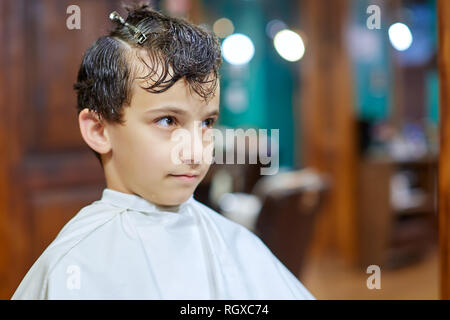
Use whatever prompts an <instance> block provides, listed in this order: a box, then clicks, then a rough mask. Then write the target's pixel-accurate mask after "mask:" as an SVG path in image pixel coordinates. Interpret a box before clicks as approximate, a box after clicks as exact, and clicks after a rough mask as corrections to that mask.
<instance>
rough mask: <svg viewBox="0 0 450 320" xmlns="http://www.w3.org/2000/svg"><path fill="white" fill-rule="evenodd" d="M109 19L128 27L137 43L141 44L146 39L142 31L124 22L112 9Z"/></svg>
mask: <svg viewBox="0 0 450 320" xmlns="http://www.w3.org/2000/svg"><path fill="white" fill-rule="evenodd" d="M109 19H111V20H112V21H119V22H120V23H121V24H123V25H124V26H126V27H128V28H129V29H130V30H131V33H132V34H133V38H134V39H136V41H137V43H139V44H143V43H144V42H145V40H147V37H146V36H145V34H144V33H143V32H141V30H139V29H138V28H136V27H135V26H133V25H132V24H129V23H128V22H126V21H125V20H124V19H123V18H122V17H121V16H120V15H119V14H118V13H117V12H116V11H113V12H111V13H110V14H109Z"/></svg>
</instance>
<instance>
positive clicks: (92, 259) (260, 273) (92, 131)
mask: <svg viewBox="0 0 450 320" xmlns="http://www.w3.org/2000/svg"><path fill="white" fill-rule="evenodd" d="M110 18H111V19H112V20H113V21H114V22H115V24H116V26H115V29H114V30H113V31H112V32H111V33H110V34H109V35H108V36H105V37H101V38H99V39H98V40H97V41H96V42H95V43H94V44H93V45H92V46H91V47H90V48H89V49H88V50H87V52H86V53H85V56H84V58H83V61H82V64H81V67H80V70H79V74H78V79H77V83H76V84H75V89H76V90H77V93H78V113H79V125H80V130H81V134H82V136H83V139H84V140H85V141H86V143H87V144H88V145H89V147H90V148H91V149H92V150H93V151H94V152H95V154H96V156H97V157H98V158H99V160H100V162H101V165H102V167H103V169H104V172H105V178H106V184H107V187H106V188H105V189H104V190H103V193H102V197H101V199H100V200H98V201H95V202H93V203H91V204H90V205H88V206H86V207H84V208H82V209H81V210H80V211H79V212H78V213H77V214H76V215H75V216H74V218H72V219H71V220H70V221H69V222H68V223H67V224H66V225H65V226H64V228H63V229H62V230H61V232H60V233H59V234H58V236H57V237H56V239H55V240H54V241H53V242H52V243H51V244H50V246H49V247H48V248H47V249H46V250H45V251H44V253H43V254H42V255H41V257H40V258H39V259H38V260H37V261H36V262H35V264H34V265H33V266H32V268H31V269H30V271H29V272H28V273H27V275H26V276H25V278H24V280H23V281H22V283H21V284H20V286H19V287H18V289H17V291H16V292H15V294H14V295H13V299H314V297H313V296H312V295H311V294H310V293H309V292H308V291H307V290H306V289H305V288H304V287H303V285H302V284H301V283H300V282H299V281H298V280H297V279H296V278H295V277H294V276H293V275H292V274H291V273H290V272H289V271H288V270H287V269H286V267H285V266H283V265H282V264H281V262H280V261H279V260H278V259H277V258H276V257H275V256H274V255H273V254H272V253H271V252H270V250H269V249H268V248H267V247H266V246H265V245H264V243H263V242H262V241H261V240H260V239H259V238H258V237H256V236H255V235H254V234H253V233H251V232H250V231H249V230H247V229H246V228H244V227H242V226H240V225H238V224H236V223H234V222H232V221H230V220H228V219H226V218H225V217H223V216H221V215H220V214H218V213H217V212H215V211H213V210H211V209H210V208H208V207H206V206H204V205H202V204H201V203H199V202H197V201H196V200H195V199H194V198H193V196H192V194H193V192H194V190H195V188H196V187H197V185H198V184H199V183H200V181H201V180H202V179H203V177H204V176H205V174H206V172H207V170H208V168H209V164H208V162H207V161H203V159H204V157H203V156H202V155H203V153H205V152H206V153H208V152H207V151H205V150H206V147H205V145H206V142H205V141H203V140H202V138H201V137H204V136H205V133H207V132H208V130H210V128H211V127H212V125H213V124H214V122H215V121H216V119H217V117H218V114H219V96H220V86H219V81H218V80H219V75H218V71H219V67H220V65H221V61H222V60H221V53H220V45H219V43H218V41H217V39H216V38H215V37H214V35H212V34H211V33H209V32H207V31H206V30H203V29H201V28H200V27H197V26H194V25H192V24H190V23H188V22H186V21H185V20H182V19H175V18H170V17H167V16H164V15H162V14H161V13H158V12H156V11H153V10H152V9H150V8H149V7H148V6H146V5H140V6H137V7H135V8H129V9H128V17H127V19H126V20H124V19H122V18H121V17H120V16H119V15H118V14H117V13H115V12H114V13H113V14H112V15H111V17H110ZM178 129H183V130H185V132H188V133H189V134H190V135H191V136H193V137H195V138H194V140H195V141H193V142H192V143H190V144H186V145H184V147H183V148H182V150H180V151H179V152H175V153H174V152H173V151H174V150H175V147H176V146H177V144H178V145H179V142H176V141H174V139H173V134H174V132H175V131H176V130H178ZM210 153H211V154H209V156H212V152H210ZM174 154H175V156H176V157H175V158H177V159H174ZM198 159H200V160H201V161H199V160H198Z"/></svg>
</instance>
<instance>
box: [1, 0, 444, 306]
mask: <svg viewBox="0 0 450 320" xmlns="http://www.w3.org/2000/svg"><path fill="white" fill-rule="evenodd" d="M122 3H123V1H119V0H117V1H116V0H100V1H87V0H77V1H72V0H70V1H69V0H63V1H60V0H49V1H44V0H33V1H25V0H19V1H12V0H11V1H9V0H7V1H2V2H1V3H0V37H1V38H0V39H1V41H0V43H3V44H6V43H7V44H8V45H4V46H2V48H0V53H1V55H0V65H1V69H2V73H1V74H0V84H2V85H1V86H0V109H1V113H2V115H3V117H2V119H0V148H1V154H2V157H0V158H1V159H0V167H1V170H0V175H1V177H2V179H0V299H10V297H11V295H12V294H13V293H14V290H15V289H16V288H17V286H18V285H19V283H20V281H21V279H22V278H23V277H24V275H25V274H26V272H27V270H28V269H29V268H30V267H31V266H32V264H33V262H34V261H35V260H36V259H37V258H38V257H39V256H40V255H41V254H42V252H43V251H44V250H45V248H46V247H47V246H48V245H49V244H50V243H51V242H52V241H53V239H54V238H55V237H56V236H57V234H58V232H59V231H60V230H61V228H62V227H63V226H64V225H65V224H66V223H67V222H68V221H69V220H70V219H71V218H72V217H73V216H74V215H75V213H77V212H78V211H79V210H80V209H81V208H82V207H83V206H85V205H87V204H89V203H91V202H92V201H95V200H97V199H99V197H100V196H101V192H102V190H103V188H105V178H104V173H103V170H102V168H101V166H100V165H99V163H98V161H97V159H96V158H95V156H94V155H93V153H92V152H91V150H89V148H88V146H87V145H86V143H85V142H84V141H83V139H82V136H81V135H80V128H79V124H78V121H77V119H76V95H75V93H74V91H73V87H72V86H73V83H74V81H75V79H76V76H77V71H78V67H79V63H80V57H81V56H82V55H83V53H84V51H85V50H86V49H87V48H88V47H89V46H90V44H91V43H92V42H93V41H94V40H95V39H96V38H98V37H99V36H100V35H102V34H104V33H105V31H106V30H108V28H109V27H110V21H109V19H105V18H104V17H107V16H108V14H109V13H110V12H111V11H114V10H116V11H117V12H119V13H120V14H122V15H125V13H126V11H125V10H124V9H123V8H122ZM74 4H75V5H77V6H78V7H79V8H80V10H81V11H80V12H81V28H80V29H72V30H71V29H68V28H66V27H65V26H66V20H67V18H68V16H69V14H68V13H67V11H66V9H67V7H69V6H70V5H74ZM153 5H154V7H155V8H157V9H158V10H161V11H162V12H164V13H167V14H170V15H171V16H178V17H182V18H186V19H188V20H189V21H191V22H194V23H196V24H199V25H202V26H203V27H205V28H207V29H209V30H211V31H213V32H214V33H215V34H216V35H217V37H218V39H219V40H220V43H221V49H222V59H223V62H222V66H221V69H220V92H221V94H220V117H219V120H218V122H217V123H216V124H215V128H217V129H219V130H221V131H222V132H226V130H230V129H234V131H233V132H239V134H237V135H236V137H235V138H233V139H231V140H230V139H224V140H222V141H219V142H220V143H216V145H215V154H216V155H223V154H226V153H227V152H228V151H229V150H232V151H231V152H233V153H235V154H234V155H235V156H236V157H233V159H238V158H240V159H244V161H241V162H239V163H237V161H231V162H228V161H216V162H215V163H212V164H211V167H210V169H209V171H208V173H207V175H206V176H205V178H204V179H203V181H202V182H201V183H200V184H199V185H198V187H197V189H196V190H195V193H194V198H195V199H197V200H198V201H200V202H201V203H203V204H205V205H207V206H208V207H210V208H212V209H214V210H215V211H217V212H218V213H220V214H222V215H223V216H225V217H226V218H228V219H230V220H232V221H234V222H236V223H239V224H241V225H243V226H244V227H245V228H247V229H249V230H250V231H252V232H253V233H254V234H256V235H257V236H258V237H259V238H260V239H261V240H262V241H263V242H264V243H265V244H266V245H267V247H268V248H269V249H270V250H271V252H272V253H273V254H274V255H275V256H276V257H277V258H278V259H279V260H280V261H281V262H282V263H283V264H284V265H285V266H286V267H287V268H288V269H289V270H290V271H291V272H292V274H294V275H295V276H296V277H297V278H298V279H299V280H300V281H301V283H302V284H303V285H304V286H305V287H306V288H308V290H309V291H310V292H311V293H312V294H313V295H314V297H315V298H316V299H319V300H322V299H326V300H328V299H333V300H334V299H337V300H359V299H364V300H366V299H367V300H379V299H382V300H404V299H408V300H409V299H426V300H435V299H442V298H447V299H448V298H449V296H448V294H449V292H450V286H449V284H450V281H449V280H448V279H446V278H445V279H444V278H443V275H444V274H446V273H445V270H444V271H443V270H442V268H443V266H444V267H445V266H447V263H448V262H447V260H446V259H448V256H447V251H448V252H449V253H450V250H448V248H447V247H445V246H444V245H445V244H443V243H440V240H439V239H440V238H439V237H440V234H441V236H442V237H444V236H445V235H447V234H448V231H447V230H445V228H444V227H445V226H442V225H440V224H439V221H440V219H439V214H440V213H439V206H438V204H439V184H438V181H439V180H438V174H439V171H438V163H439V159H440V158H439V157H440V152H439V150H440V141H441V138H440V137H441V136H440V121H439V119H440V110H442V106H440V103H441V101H444V100H442V99H441V98H442V96H443V95H442V92H441V90H440V79H441V78H440V76H441V75H442V74H444V72H446V71H443V70H442V69H441V68H450V67H449V66H448V65H445V59H444V58H440V54H441V53H440V52H447V53H448V54H450V49H448V48H446V47H444V48H441V49H440V40H441V39H443V37H445V35H446V34H445V32H447V33H448V32H449V31H447V30H450V22H449V21H450V19H443V18H442V19H441V21H439V15H440V14H441V15H444V14H445V15H449V16H450V3H447V1H446V0H444V1H439V0H332V1H328V0H286V1H270V0H260V1H256V0H214V1H207V0H159V1H153ZM445 20H447V21H445ZM440 23H441V25H440ZM439 30H443V31H442V34H439V32H438V31H439ZM447 36H449V35H448V34H447ZM446 43H447V42H446ZM439 50H442V51H439ZM445 50H447V51H445ZM441 62H442V64H441ZM445 70H447V69H445ZM448 70H450V69H448ZM449 101H450V100H449ZM449 121H450V120H449ZM249 132H256V133H257V135H256V139H251V138H250V137H249V134H248V133H249ZM225 136H226V135H225V134H224V135H223V137H225ZM239 139H243V140H241V141H244V142H245V143H244V145H245V148H234V146H235V145H236V144H237V141H238V140H239ZM216 142H217V141H216ZM235 142H236V143H235ZM227 150H228V151H227ZM250 159H257V161H256V162H255V161H250ZM216 160H217V159H216ZM223 160H224V159H223ZM448 161H450V159H448ZM449 163H450V162H449ZM442 214H444V213H442ZM445 239H447V238H445ZM445 241H447V240H445ZM447 288H448V289H447Z"/></svg>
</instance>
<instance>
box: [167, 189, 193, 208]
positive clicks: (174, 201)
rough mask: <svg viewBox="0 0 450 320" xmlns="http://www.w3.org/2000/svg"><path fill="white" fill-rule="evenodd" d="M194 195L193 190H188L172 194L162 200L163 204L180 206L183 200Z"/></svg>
mask: <svg viewBox="0 0 450 320" xmlns="http://www.w3.org/2000/svg"><path fill="white" fill-rule="evenodd" d="M191 196H192V192H189V193H188V192H186V193H181V194H171V195H170V197H167V198H166V199H164V200H163V201H162V203H161V204H159V205H161V206H179V205H180V204H182V203H183V202H186V201H187V200H189V198H190V197H191Z"/></svg>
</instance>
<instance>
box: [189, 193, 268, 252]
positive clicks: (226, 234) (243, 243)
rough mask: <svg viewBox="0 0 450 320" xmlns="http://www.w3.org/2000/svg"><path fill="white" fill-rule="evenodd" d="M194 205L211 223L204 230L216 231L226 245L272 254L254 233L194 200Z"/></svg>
mask: <svg viewBox="0 0 450 320" xmlns="http://www.w3.org/2000/svg"><path fill="white" fill-rule="evenodd" d="M195 203H196V205H197V206H198V208H200V209H201V210H203V212H204V213H205V214H206V217H207V218H209V219H211V220H212V222H213V224H212V225H211V226H209V227H208V226H206V228H207V229H208V230H210V231H218V232H219V233H220V235H221V236H222V237H223V238H224V240H225V241H226V243H228V244H230V245H238V247H239V248H242V249H244V248H245V249H250V248H249V247H253V249H255V248H256V247H257V248H258V249H262V250H263V251H265V253H267V252H270V254H273V253H272V251H271V250H270V249H269V248H268V247H267V246H266V244H265V243H264V242H263V241H262V240H261V238H259V236H258V235H257V234H255V233H254V231H252V230H250V229H248V228H247V227H245V226H243V225H241V224H239V223H237V222H235V221H233V220H230V219H229V218H227V217H225V216H224V215H222V214H221V213H219V212H217V211H215V210H214V209H212V208H210V207H208V206H207V205H205V204H203V203H201V202H199V201H198V200H195ZM207 220H208V219H207Z"/></svg>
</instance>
